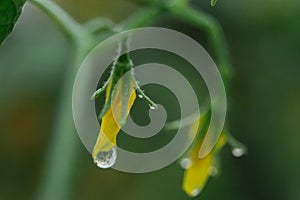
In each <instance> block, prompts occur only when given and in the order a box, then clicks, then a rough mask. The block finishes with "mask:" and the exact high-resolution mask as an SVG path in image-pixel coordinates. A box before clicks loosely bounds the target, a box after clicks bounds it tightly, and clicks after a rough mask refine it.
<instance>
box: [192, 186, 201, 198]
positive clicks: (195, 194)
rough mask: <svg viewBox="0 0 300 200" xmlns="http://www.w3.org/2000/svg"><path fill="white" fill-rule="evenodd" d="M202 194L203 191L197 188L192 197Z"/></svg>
mask: <svg viewBox="0 0 300 200" xmlns="http://www.w3.org/2000/svg"><path fill="white" fill-rule="evenodd" d="M200 192H201V190H200V189H198V188H196V189H194V190H193V191H192V194H191V195H192V196H193V197H195V196H197V195H198V194H200Z"/></svg>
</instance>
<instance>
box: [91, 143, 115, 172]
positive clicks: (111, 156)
mask: <svg viewBox="0 0 300 200" xmlns="http://www.w3.org/2000/svg"><path fill="white" fill-rule="evenodd" d="M116 159H117V149H116V147H112V148H111V149H110V150H108V151H100V152H99V153H98V154H97V155H96V156H95V158H94V163H95V164H96V165H97V166H98V167H100V168H103V169H106V168H110V167H111V166H113V165H114V164H115V162H116Z"/></svg>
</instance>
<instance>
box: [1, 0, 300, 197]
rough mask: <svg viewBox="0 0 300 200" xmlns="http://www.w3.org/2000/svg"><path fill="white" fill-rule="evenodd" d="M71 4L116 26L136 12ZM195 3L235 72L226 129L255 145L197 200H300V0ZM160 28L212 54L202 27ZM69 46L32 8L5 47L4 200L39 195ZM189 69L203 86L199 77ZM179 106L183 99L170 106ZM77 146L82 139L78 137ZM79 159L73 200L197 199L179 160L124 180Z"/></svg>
mask: <svg viewBox="0 0 300 200" xmlns="http://www.w3.org/2000/svg"><path fill="white" fill-rule="evenodd" d="M69 2H70V1H63V0H60V1H59V3H60V4H61V5H62V6H63V7H64V8H66V9H67V10H68V11H69V12H70V13H71V14H72V16H76V18H77V19H79V20H80V21H86V20H87V19H90V18H92V17H94V16H96V15H97V16H98V15H101V16H102V15H103V16H108V17H110V18H112V19H114V20H115V21H118V20H120V19H122V18H123V17H125V16H127V15H128V14H130V12H132V10H134V9H135V6H133V5H132V4H130V3H128V2H125V1H121V0H118V1H108V0H103V1H101V2H99V1H90V0H89V1H84V3H83V1H72V3H69ZM91 2H93V3H91ZM117 2H120V4H118V3H117ZM121 2H122V3H121ZM83 4H84V5H83ZM120 5H122V6H120ZM125 5H126V6H128V9H127V7H126V6H125ZM193 5H194V7H195V8H197V9H200V8H201V9H204V10H205V11H207V12H209V13H211V14H213V15H214V16H215V17H216V18H217V19H218V20H219V22H220V24H221V25H222V27H223V29H224V31H225V34H226V38H227V41H228V44H229V49H230V55H231V59H232V61H233V66H234V77H233V84H232V90H231V92H230V98H231V105H230V110H229V113H228V118H227V119H228V124H229V125H230V129H231V130H232V132H233V134H234V135H236V136H237V137H238V138H240V139H241V141H243V142H244V143H246V145H247V146H248V149H249V154H248V155H247V156H246V157H244V158H241V159H236V158H233V157H232V156H231V155H229V154H228V152H226V151H229V149H228V148H225V151H224V152H223V155H222V163H223V164H222V173H221V174H220V176H219V177H217V178H215V179H212V180H210V181H209V184H208V187H207V188H206V189H205V190H204V191H203V193H202V194H201V195H200V196H199V197H197V198H196V199H223V200H226V199H230V200H240V199H243V200H252V199H258V200H264V199H274V200H281V199H286V200H298V199H300V192H299V187H300V172H299V169H300V146H299V144H298V141H299V140H300V135H299V130H300V124H299V118H300V104H299V102H300V93H299V87H300V78H299V74H300V68H299V63H300V57H299V52H300V39H299V35H300V26H299V22H298V19H299V18H300V2H299V1H297V0H285V1H283V0H265V1H259V0H252V1H247V0H240V1H233V0H222V1H219V2H218V3H217V4H216V6H215V7H213V8H211V7H210V5H209V2H207V1H196V0H195V1H194V3H193ZM125 8H126V9H125ZM87 11H88V12H87ZM156 25H159V26H163V27H168V28H173V29H176V30H179V31H182V32H183V33H185V34H188V35H190V36H191V37H193V38H194V39H196V40H197V41H199V42H200V43H201V44H202V45H203V46H205V47H206V48H207V49H208V50H209V47H208V45H207V41H206V40H205V37H203V33H202V32H201V31H199V30H195V29H193V28H192V27H190V26H189V25H186V24H182V23H179V21H177V20H175V19H173V18H171V17H170V16H165V17H164V19H163V20H161V21H160V22H158V23H157V24H156ZM70 50H71V47H70V46H69V45H68V43H67V42H66V40H65V39H64V37H63V36H62V34H61V33H60V32H59V31H58V30H57V28H56V27H55V26H54V25H53V24H52V22H51V21H50V20H49V19H48V18H47V17H45V16H44V15H43V14H42V13H41V12H40V11H39V10H38V9H36V8H33V7H31V6H29V5H27V6H25V10H24V13H23V14H22V15H21V17H20V22H18V23H17V26H16V28H15V30H14V32H13V33H12V34H11V36H10V37H9V38H8V39H7V41H6V42H5V43H4V44H3V45H2V46H1V47H0V85H1V90H0V91H1V92H0V110H1V112H0V161H1V166H0V177H1V178H0V186H1V187H0V199H24V200H26V199H32V198H33V196H34V195H35V193H36V188H37V186H38V184H39V178H40V177H39V176H40V172H41V167H42V163H43V162H44V160H45V155H46V154H45V153H46V147H47V144H48V143H49V138H50V137H51V135H50V133H51V130H52V125H53V120H54V116H55V115H54V114H55V111H56V107H57V106H58V105H57V97H58V95H59V94H60V89H61V83H62V81H63V80H64V73H65V71H66V66H67V64H68V58H69V57H70V55H69V54H70V53H69V52H70ZM16 55H18V56H16ZM139 59H141V61H139V62H147V59H148V60H149V59H151V58H150V57H145V58H139ZM143 60H144V61H143ZM166 60H167V58H166ZM166 62H174V63H175V61H174V60H172V59H168V60H167V61H166ZM175 64H176V63H175ZM179 64H180V62H178V65H179ZM185 73H186V74H185V75H186V76H190V77H192V80H194V85H197V84H199V82H197V81H196V80H197V79H196V78H195V77H193V76H192V74H193V73H192V72H190V71H188V70H187V71H186V72H185ZM201 83H202V82H201ZM201 83H200V84H201ZM147 91H149V92H150V93H149V95H151V96H153V95H154V96H155V95H156V94H157V98H161V99H162V101H165V102H166V103H167V102H168V98H170V99H171V100H172V101H173V98H172V94H169V96H168V95H166V97H165V98H162V97H161V96H162V95H161V94H160V93H159V90H158V89H155V88H154V87H153V88H150V87H149V88H147ZM162 93H163V92H162ZM166 93H167V92H166ZM166 93H163V94H166ZM199 95H200V96H201V94H199ZM154 100H155V99H154ZM174 107H176V101H174V102H172V103H171V104H170V110H174V109H173V108H174ZM136 108H138V109H136V110H135V109H134V110H133V117H134V115H138V114H139V112H143V110H142V111H140V108H141V109H142V105H136ZM135 112H136V114H135ZM173 112H174V115H175V117H176V115H177V114H178V113H177V111H176V110H174V111H173ZM143 113H144V112H143ZM139 116H140V115H139ZM147 119H148V117H147V116H145V119H139V120H140V123H147ZM143 120H144V121H143ZM121 137H125V136H123V135H121ZM169 139H170V138H167V139H166V140H169ZM74 141H75V142H77V143H78V144H79V143H80V141H79V138H78V137H76V133H75V132H74ZM133 142H134V141H133ZM166 142H167V141H166ZM129 144H130V143H129ZM141 148H142V147H141ZM75 154H76V157H77V160H76V163H75V164H74V165H72V166H70V167H72V168H75V169H76V170H77V173H75V174H74V175H73V178H72V182H73V184H74V185H75V189H74V190H73V192H72V196H71V197H69V199H78V200H81V199H85V200H86V199H87V200H92V199H124V200H126V199H128V200H129V199H130V200H134V199H143V200H148V199H149V200H150V199H151V200H152V199H158V200H159V199H183V200H184V199H189V198H188V197H186V195H185V194H184V192H183V191H182V190H181V182H182V174H183V171H182V170H181V169H180V168H179V165H178V163H174V164H172V165H170V166H168V167H166V168H164V169H162V170H159V171H156V172H152V173H148V174H126V173H122V172H117V171H115V170H112V169H110V170H106V171H101V170H99V169H98V168H97V167H96V166H94V164H93V163H92V161H91V159H90V155H89V153H88V152H87V151H86V150H85V149H84V147H83V146H81V145H78V149H77V150H76V152H75ZM57 180H58V181H59V177H57Z"/></svg>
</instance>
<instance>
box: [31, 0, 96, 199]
mask: <svg viewBox="0 0 300 200" xmlns="http://www.w3.org/2000/svg"><path fill="white" fill-rule="evenodd" d="M30 2H31V3H32V4H34V5H35V6H37V7H38V8H40V9H41V10H42V11H43V12H44V13H45V14H46V15H47V16H48V17H49V18H50V19H52V20H53V21H54V22H55V23H56V24H57V26H58V27H59V28H60V29H61V31H62V32H63V33H64V34H65V36H66V37H67V38H68V39H69V40H70V42H71V44H72V45H71V47H72V49H74V55H73V59H72V63H70V66H69V68H68V69H67V72H66V74H65V78H64V82H63V83H62V90H61V96H60V100H59V107H58V110H57V116H56V118H55V123H54V130H53V135H52V138H51V141H50V142H49V146H48V149H47V152H46V156H45V163H44V168H43V171H42V176H41V180H40V181H41V182H40V184H39V188H38V190H37V194H36V198H37V199H40V200H53V199H55V200H65V199H70V192H71V191H73V188H72V185H73V184H72V175H73V174H74V170H75V169H76V168H75V167H74V166H76V165H74V163H75V161H76V157H75V155H76V154H75V152H74V151H75V150H76V146H77V142H76V140H77V138H76V134H75V127H74V123H73V118H72V107H71V105H72V99H71V97H72V90H73V83H74V80H75V76H76V73H77V70H78V68H79V66H80V64H81V62H82V61H83V59H84V58H85V56H86V55H87V54H88V52H89V51H90V50H91V48H92V47H93V45H94V43H95V42H96V39H95V38H94V37H93V36H92V35H91V34H89V33H88V32H86V31H85V30H84V29H83V28H82V27H81V26H80V25H79V24H78V23H77V22H76V21H75V20H73V19H72V18H71V17H70V16H69V15H68V14H67V13H65V11H64V10H62V9H61V8H60V7H59V6H57V5H56V4H55V3H54V2H52V1H47V0H30Z"/></svg>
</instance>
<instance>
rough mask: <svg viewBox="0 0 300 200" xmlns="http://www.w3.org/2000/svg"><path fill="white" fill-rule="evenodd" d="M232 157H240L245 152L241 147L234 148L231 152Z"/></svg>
mask: <svg viewBox="0 0 300 200" xmlns="http://www.w3.org/2000/svg"><path fill="white" fill-rule="evenodd" d="M231 152H232V155H233V156H235V157H242V156H243V155H244V154H245V153H246V152H245V149H244V148H241V147H235V148H233V149H232V150H231Z"/></svg>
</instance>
